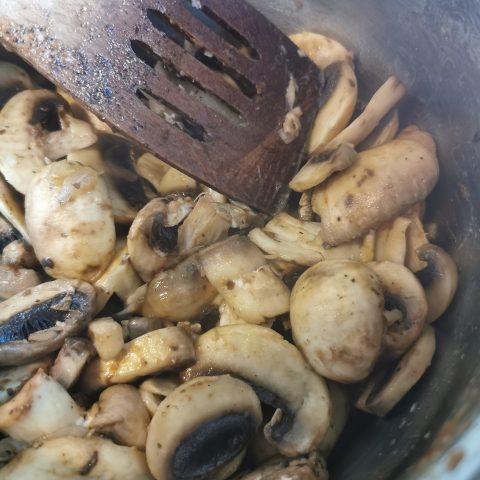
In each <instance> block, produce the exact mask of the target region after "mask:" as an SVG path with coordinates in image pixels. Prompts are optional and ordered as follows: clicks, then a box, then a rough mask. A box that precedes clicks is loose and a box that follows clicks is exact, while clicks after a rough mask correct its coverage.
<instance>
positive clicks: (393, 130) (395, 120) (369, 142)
mask: <svg viewBox="0 0 480 480" xmlns="http://www.w3.org/2000/svg"><path fill="white" fill-rule="evenodd" d="M399 124H400V120H399V117H398V110H397V109H396V108H392V109H391V110H390V111H389V112H388V113H387V114H386V115H385V116H384V117H383V118H382V120H380V123H379V124H378V126H377V127H376V128H375V129H374V130H373V131H372V133H371V134H370V135H369V136H368V137H367V138H366V139H365V140H364V141H363V142H362V143H360V145H359V146H358V150H359V151H362V150H368V149H369V148H375V147H379V146H380V145H383V144H384V143H388V142H389V141H390V140H393V139H394V138H395V136H396V135H397V133H398V128H399Z"/></svg>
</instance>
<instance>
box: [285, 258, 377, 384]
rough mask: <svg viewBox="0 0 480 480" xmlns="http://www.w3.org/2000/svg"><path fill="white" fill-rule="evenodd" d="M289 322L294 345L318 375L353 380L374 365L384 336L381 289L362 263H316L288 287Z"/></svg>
mask: <svg viewBox="0 0 480 480" xmlns="http://www.w3.org/2000/svg"><path fill="white" fill-rule="evenodd" d="M290 321H291V324H292V333H293V339H294V341H295V344H296V345H297V346H298V348H299V349H300V350H301V351H302V353H303V354H304V355H305V358H306V359H307V360H308V362H309V363H310V365H311V366H312V368H313V369H314V370H315V371H316V372H318V373H319V374H320V375H323V376H324V377H327V378H329V379H331V380H335V381H337V382H342V383H352V382H358V381H359V380H362V379H364V378H366V377H367V376H368V375H369V374H370V372H371V371H372V370H373V367H374V366H375V363H376V361H377V359H378V357H379V355H380V352H381V348H382V340H383V331H384V321H383V294H382V286H381V283H380V281H379V279H378V277H377V276H376V275H375V273H373V272H372V271H371V270H370V269H369V268H368V267H367V266H366V265H364V264H362V263H360V262H352V261H346V260H331V261H326V262H321V263H318V264H317V265H314V266H313V267H310V268H309V269H308V270H306V271H305V272H304V273H303V274H302V275H301V277H300V278H299V279H298V281H297V283H296V284H295V286H294V288H293V290H292V298H291V306H290Z"/></svg>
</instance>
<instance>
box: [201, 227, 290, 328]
mask: <svg viewBox="0 0 480 480" xmlns="http://www.w3.org/2000/svg"><path fill="white" fill-rule="evenodd" d="M199 257H200V262H201V265H202V268H203V270H204V272H205V276H206V277H207V279H208V280H209V281H210V283H211V284H212V285H213V286H214V287H215V288H216V289H217V290H218V292H219V293H220V294H221V295H222V297H223V298H224V300H225V302H226V303H227V304H228V305H229V307H230V308H231V309H232V310H233V312H234V313H235V314H236V315H238V316H239V317H240V318H242V319H244V320H245V321H247V322H250V323H265V321H266V320H267V319H270V318H274V317H276V316H278V315H281V314H282V313H285V312H288V309H289V301H290V291H289V290H288V288H287V286H286V285H285V284H284V283H283V282H282V281H281V280H280V279H279V278H278V277H277V276H276V275H275V274H274V273H273V271H272V268H271V267H270V265H268V263H267V261H266V259H265V257H264V256H263V254H262V252H261V251H260V250H259V249H258V248H257V247H256V246H255V245H254V244H253V243H252V242H250V241H249V240H248V239H247V238H245V237H240V236H233V237H229V238H228V239H227V240H224V241H223V242H220V243H216V244H215V245H212V246H210V247H208V248H206V249H205V250H203V251H201V252H200V253H199Z"/></svg>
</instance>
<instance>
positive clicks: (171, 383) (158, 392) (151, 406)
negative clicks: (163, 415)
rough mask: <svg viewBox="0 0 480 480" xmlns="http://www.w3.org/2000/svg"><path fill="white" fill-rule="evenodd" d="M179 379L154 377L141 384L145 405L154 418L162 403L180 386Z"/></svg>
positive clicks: (141, 393)
mask: <svg viewBox="0 0 480 480" xmlns="http://www.w3.org/2000/svg"><path fill="white" fill-rule="evenodd" d="M179 385H180V380H179V378H178V377H172V376H170V377H152V378H149V379H147V380H145V381H144V382H142V383H141V384H140V387H139V393H140V397H142V401H143V404H144V405H145V407H146V409H147V410H148V411H149V413H150V415H151V416H152V417H153V415H155V412H156V411H157V408H158V406H159V405H160V402H161V401H162V400H163V399H164V398H165V397H167V396H168V395H170V394H171V393H172V392H173V391H174V390H175V389H176V388H177V387H178V386H179Z"/></svg>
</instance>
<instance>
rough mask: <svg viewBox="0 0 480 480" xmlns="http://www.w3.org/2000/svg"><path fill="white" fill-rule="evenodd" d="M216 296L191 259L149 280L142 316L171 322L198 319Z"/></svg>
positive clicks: (193, 257) (194, 258)
mask: <svg viewBox="0 0 480 480" xmlns="http://www.w3.org/2000/svg"><path fill="white" fill-rule="evenodd" d="M216 296H217V291H216V290H215V289H214V288H213V286H212V285H211V284H210V282H209V281H208V280H207V278H206V277H205V275H204V274H203V272H202V268H201V265H200V262H199V259H198V257H197V256H196V255H194V256H192V257H189V258H187V260H185V261H183V262H182V263H180V264H179V265H177V266H176V267H175V268H173V269H171V270H166V271H164V272H160V273H158V274H157V275H156V276H155V277H153V279H152V281H151V282H150V283H149V284H148V289H147V295H146V297H145V303H144V305H143V314H144V315H145V316H147V317H148V316H151V317H159V318H162V319H165V320H168V321H171V322H182V321H189V320H193V319H195V318H196V317H199V316H201V315H202V313H204V312H205V310H206V309H207V307H208V306H209V305H210V304H211V303H212V302H213V300H214V298H215V297H216Z"/></svg>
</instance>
